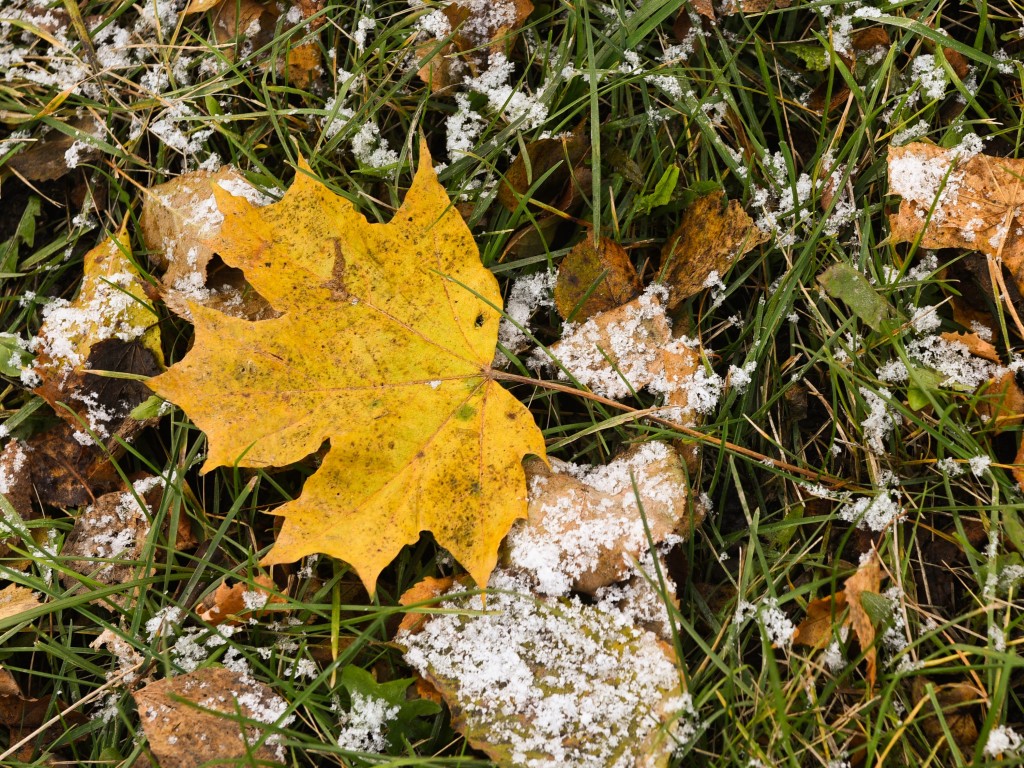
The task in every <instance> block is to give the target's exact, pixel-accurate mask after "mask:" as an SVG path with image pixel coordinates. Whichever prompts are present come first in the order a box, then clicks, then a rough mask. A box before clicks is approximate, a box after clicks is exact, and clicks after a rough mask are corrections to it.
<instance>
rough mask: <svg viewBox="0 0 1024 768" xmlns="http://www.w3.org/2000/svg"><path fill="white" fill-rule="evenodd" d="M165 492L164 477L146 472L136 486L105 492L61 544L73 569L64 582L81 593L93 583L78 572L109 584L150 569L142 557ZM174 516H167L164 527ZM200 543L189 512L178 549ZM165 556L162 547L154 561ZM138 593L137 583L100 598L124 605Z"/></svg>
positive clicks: (181, 519) (181, 527) (182, 518)
mask: <svg viewBox="0 0 1024 768" xmlns="http://www.w3.org/2000/svg"><path fill="white" fill-rule="evenodd" d="M162 495H163V480H162V479H160V478H156V477H149V478H144V479H141V480H137V481H135V484H134V486H133V490H132V491H125V492H123V493H120V492H118V493H108V494H105V495H103V496H101V497H100V498H99V499H97V500H96V503H95V504H92V505H90V506H88V507H86V508H85V509H84V510H82V511H81V512H79V514H78V516H77V517H76V518H75V524H74V526H73V527H72V528H71V532H70V533H69V534H68V535H67V538H65V540H64V546H63V547H62V548H61V557H62V558H65V565H66V567H67V568H68V570H70V571H73V572H74V573H73V574H72V573H62V574H61V576H60V580H61V583H62V584H63V585H64V586H65V587H67V588H68V589H71V590H73V591H74V593H75V594H82V593H85V592H88V591H89V587H88V586H87V583H83V580H82V579H81V578H79V577H78V576H76V575H75V574H80V575H81V576H85V577H87V579H88V580H90V581H96V582H99V583H100V584H107V585H112V584H123V583H126V582H130V581H133V580H135V579H137V578H139V577H140V576H142V575H145V574H144V573H143V570H144V569H143V568H142V566H141V565H140V561H143V560H144V557H143V553H144V550H145V548H146V545H147V542H148V541H149V538H150V534H151V525H150V521H151V519H152V517H153V510H154V509H155V508H156V507H158V506H159V504H160V498H161V496H162ZM140 500H141V501H142V503H143V504H144V505H145V507H144V508H143V506H141V505H140V503H139V501H140ZM169 517H170V516H169V515H168V516H165V518H164V530H165V531H166V526H167V525H169ZM195 543H196V542H195V539H193V538H192V533H191V530H190V528H189V524H188V520H187V519H186V518H185V516H184V515H182V516H180V517H179V519H178V530H177V531H176V536H175V549H177V550H179V551H182V550H186V549H189V548H190V547H193V546H195ZM162 560H163V554H162V553H161V549H159V548H158V549H157V550H156V555H155V562H157V563H159V562H162ZM153 572H155V571H153ZM137 595H138V588H133V589H130V590H126V591H125V592H124V593H119V594H114V595H109V596H107V597H106V598H99V599H98V602H99V603H100V604H103V603H104V602H106V601H110V602H113V603H115V604H117V605H121V606H125V605H127V604H128V603H130V602H131V601H133V600H135V599H136V597H137Z"/></svg>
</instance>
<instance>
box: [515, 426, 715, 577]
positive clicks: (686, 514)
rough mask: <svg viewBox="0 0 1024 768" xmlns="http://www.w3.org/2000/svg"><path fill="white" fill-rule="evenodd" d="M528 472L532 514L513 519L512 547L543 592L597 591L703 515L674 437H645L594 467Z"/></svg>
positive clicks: (530, 467)
mask: <svg viewBox="0 0 1024 768" xmlns="http://www.w3.org/2000/svg"><path fill="white" fill-rule="evenodd" d="M587 470H589V471H587ZM526 472H527V478H528V481H529V488H530V495H529V512H528V517H527V519H526V520H520V521H518V522H517V523H516V524H515V525H514V526H513V528H512V531H511V532H510V533H509V536H508V539H507V540H506V543H505V552H506V559H507V562H508V563H509V564H510V566H511V567H514V568H516V569H518V570H522V571H524V572H527V573H529V574H530V575H531V577H532V578H533V579H534V580H535V581H536V583H537V586H536V589H537V591H539V592H540V593H541V594H546V595H563V594H568V593H569V591H570V590H575V591H580V592H588V593H591V594H593V593H594V592H596V591H597V590H598V589H600V588H601V587H605V586H608V585H609V584H612V583H614V582H617V581H620V580H622V579H623V578H625V577H626V576H627V575H628V574H629V573H630V571H631V570H632V569H633V567H634V564H635V563H636V562H637V561H639V560H640V558H641V556H642V555H643V553H645V552H646V551H647V550H648V549H649V548H650V547H651V545H652V544H659V543H661V542H663V541H665V540H666V539H667V538H668V537H675V540H677V541H682V540H685V539H686V538H688V537H689V534H690V532H691V531H692V530H693V528H694V527H696V526H697V525H699V524H700V521H701V519H702V518H703V516H704V510H703V507H702V506H701V505H700V503H699V502H696V500H695V499H694V498H693V494H691V493H690V488H689V483H688V482H687V479H686V472H685V470H684V463H683V458H682V456H680V455H679V453H678V452H677V451H676V450H675V449H674V448H673V447H672V446H671V445H669V444H668V443H662V442H649V443H643V444H641V445H637V446H634V447H633V448H630V449H629V450H628V451H626V452H625V453H624V454H622V455H621V456H619V457H618V458H616V459H615V460H614V461H612V462H610V463H609V464H606V465H602V466H597V467H590V468H581V467H575V466H572V465H567V464H565V463H564V462H557V461H552V466H551V468H550V469H549V468H548V467H547V466H546V465H545V464H544V463H543V462H540V461H531V462H528V463H527V465H526ZM645 518H646V525H645ZM648 535H649V537H648Z"/></svg>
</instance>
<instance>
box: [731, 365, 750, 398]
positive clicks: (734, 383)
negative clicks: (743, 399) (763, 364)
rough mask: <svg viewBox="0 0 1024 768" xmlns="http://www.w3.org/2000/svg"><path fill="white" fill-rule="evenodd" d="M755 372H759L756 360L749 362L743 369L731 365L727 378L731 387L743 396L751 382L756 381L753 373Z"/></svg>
mask: <svg viewBox="0 0 1024 768" xmlns="http://www.w3.org/2000/svg"><path fill="white" fill-rule="evenodd" d="M755 370H757V361H756V360H749V361H747V362H746V363H744V364H743V367H742V368H739V367H737V366H735V365H730V366H729V374H728V376H727V379H728V381H729V386H730V387H732V388H733V389H735V390H736V391H737V392H739V393H740V394H742V393H743V392H745V391H746V389H747V387H748V386H750V382H752V381H753V380H754V376H753V373H754V371H755Z"/></svg>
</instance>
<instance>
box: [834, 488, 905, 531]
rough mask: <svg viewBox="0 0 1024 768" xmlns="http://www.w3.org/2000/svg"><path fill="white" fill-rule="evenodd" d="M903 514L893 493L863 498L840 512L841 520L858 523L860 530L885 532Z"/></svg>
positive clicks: (854, 501)
mask: <svg viewBox="0 0 1024 768" xmlns="http://www.w3.org/2000/svg"><path fill="white" fill-rule="evenodd" d="M902 514H903V508H902V507H900V505H899V504H898V503H897V502H896V499H895V498H894V496H893V493H892V491H885V492H883V493H880V494H878V495H877V496H861V497H860V498H859V499H855V500H853V501H852V502H850V503H849V504H844V505H843V506H842V507H841V508H840V510H839V518H840V519H841V520H845V521H846V522H848V523H856V525H857V527H858V528H862V529H870V530H872V531H884V530H885V529H886V528H887V527H888V526H889V525H890V524H891V523H892V522H893V521H894V520H897V519H898V518H899V517H900V516H901V515H902Z"/></svg>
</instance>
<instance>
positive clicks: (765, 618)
mask: <svg viewBox="0 0 1024 768" xmlns="http://www.w3.org/2000/svg"><path fill="white" fill-rule="evenodd" d="M757 619H758V623H759V624H760V625H761V628H762V629H764V632H765V634H766V635H768V639H769V640H770V641H771V643H772V645H774V646H776V647H778V648H789V646H790V645H791V644H792V643H793V634H794V633H795V632H796V627H794V626H793V622H792V621H790V620H789V617H788V616H786V614H785V613H783V611H782V609H781V608H779V603H778V601H777V600H776V599H775V598H774V597H767V598H765V599H764V600H762V601H761V603H760V605H759V606H758V608H757Z"/></svg>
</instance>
